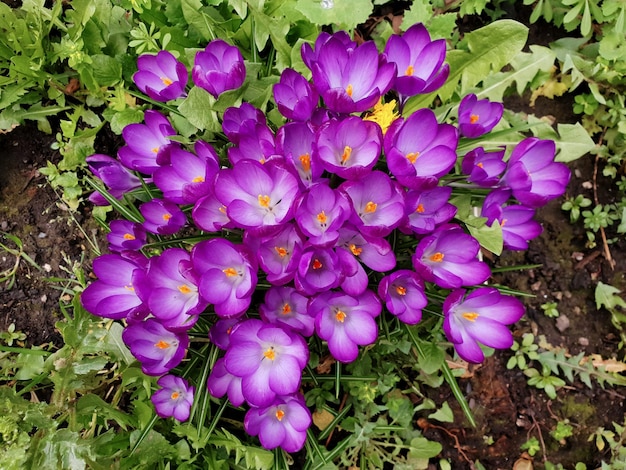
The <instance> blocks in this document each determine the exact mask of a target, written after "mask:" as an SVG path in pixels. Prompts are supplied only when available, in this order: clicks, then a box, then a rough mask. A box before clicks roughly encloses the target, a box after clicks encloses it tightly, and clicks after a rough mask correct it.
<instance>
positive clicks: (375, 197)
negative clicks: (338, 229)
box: [339, 171, 404, 237]
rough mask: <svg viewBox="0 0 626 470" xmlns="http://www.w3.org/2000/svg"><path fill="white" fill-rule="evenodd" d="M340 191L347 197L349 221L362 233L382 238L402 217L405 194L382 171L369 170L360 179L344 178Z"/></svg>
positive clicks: (396, 225) (397, 224) (398, 223)
mask: <svg viewBox="0 0 626 470" xmlns="http://www.w3.org/2000/svg"><path fill="white" fill-rule="evenodd" d="M339 190H340V191H342V192H344V193H345V194H347V195H348V197H349V198H350V201H351V203H352V216H351V217H350V222H351V223H352V224H353V225H354V226H355V227H356V228H357V229H358V230H359V231H360V232H361V233H363V234H364V235H368V236H371V237H385V236H387V235H389V234H390V233H391V231H392V230H393V229H394V228H396V227H398V226H399V225H400V223H401V222H402V219H403V217H404V193H403V192H402V190H401V189H400V187H399V185H398V184H397V183H396V182H395V181H393V180H392V179H391V178H389V176H387V174H386V173H383V172H382V171H372V172H371V173H369V174H368V175H366V176H364V177H363V178H361V179H359V180H354V181H346V182H345V183H343V184H341V186H339Z"/></svg>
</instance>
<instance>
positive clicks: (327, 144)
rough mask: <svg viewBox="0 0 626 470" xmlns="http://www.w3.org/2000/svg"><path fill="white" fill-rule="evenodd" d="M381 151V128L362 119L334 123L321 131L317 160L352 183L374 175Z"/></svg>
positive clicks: (349, 119) (317, 146)
mask: <svg viewBox="0 0 626 470" xmlns="http://www.w3.org/2000/svg"><path fill="white" fill-rule="evenodd" d="M381 147H382V133H381V130H380V127H379V126H378V125H377V124H376V123H374V122H372V121H364V120H363V119H361V118H360V117H358V116H350V117H348V118H345V119H331V120H330V121H328V122H327V123H326V124H324V125H323V126H322V127H321V128H320V129H318V131H317V134H316V139H315V151H316V156H317V158H318V159H319V161H320V162H321V164H322V167H323V168H324V169H325V170H327V171H329V172H331V173H334V174H336V175H337V176H339V177H341V178H344V179H348V180H356V179H359V178H362V177H363V176H365V175H367V174H368V173H370V172H371V170H372V168H374V165H375V164H376V162H377V161H378V157H380V149H381Z"/></svg>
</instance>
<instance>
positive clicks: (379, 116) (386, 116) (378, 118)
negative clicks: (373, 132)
mask: <svg viewBox="0 0 626 470" xmlns="http://www.w3.org/2000/svg"><path fill="white" fill-rule="evenodd" d="M364 119H365V120H366V121H373V122H375V123H377V124H378V125H379V126H380V128H381V130H382V131H383V135H385V133H386V132H387V129H389V126H390V125H391V123H392V122H394V121H395V120H396V119H398V113H396V100H391V101H390V102H389V103H385V104H383V100H382V98H381V99H379V100H378V103H376V104H375V105H374V109H373V110H372V112H371V114H369V115H367V116H365V118H364Z"/></svg>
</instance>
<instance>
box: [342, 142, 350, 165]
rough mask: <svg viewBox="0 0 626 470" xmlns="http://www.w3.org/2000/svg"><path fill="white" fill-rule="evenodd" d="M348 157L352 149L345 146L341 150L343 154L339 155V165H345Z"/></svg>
mask: <svg viewBox="0 0 626 470" xmlns="http://www.w3.org/2000/svg"><path fill="white" fill-rule="evenodd" d="M350 155H352V147H350V146H349V145H346V146H345V147H344V148H343V153H342V154H341V163H342V164H344V163H346V162H347V161H348V160H349V159H350Z"/></svg>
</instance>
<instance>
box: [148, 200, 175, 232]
mask: <svg viewBox="0 0 626 470" xmlns="http://www.w3.org/2000/svg"><path fill="white" fill-rule="evenodd" d="M139 211H140V212H141V215H143V217H144V219H145V220H144V222H143V228H145V229H146V230H147V231H148V232H150V233H156V234H159V235H173V234H175V233H176V232H178V231H179V230H180V229H181V228H183V227H184V226H185V224H186V223H187V217H186V216H185V213H184V212H183V211H182V210H181V209H180V208H179V207H178V206H177V205H176V204H174V203H173V202H169V201H164V200H163V199H152V200H150V201H148V202H144V203H143V204H142V205H141V206H139Z"/></svg>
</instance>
